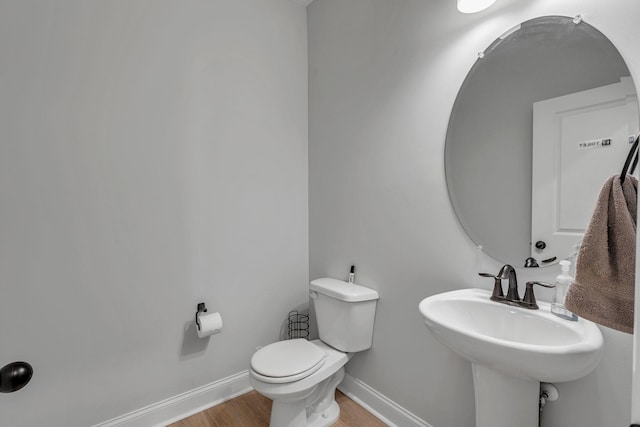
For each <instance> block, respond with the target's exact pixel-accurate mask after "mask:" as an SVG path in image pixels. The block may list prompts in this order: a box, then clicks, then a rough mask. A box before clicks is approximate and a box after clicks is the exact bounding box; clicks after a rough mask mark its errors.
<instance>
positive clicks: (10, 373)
mask: <svg viewBox="0 0 640 427" xmlns="http://www.w3.org/2000/svg"><path fill="white" fill-rule="evenodd" d="M32 376H33V368H32V367H31V365H29V364H28V363H27V362H13V363H9V364H8V365H5V366H3V367H2V369H0V393H13V392H14V391H18V390H20V389H21V388H22V387H24V386H26V385H27V383H28V382H29V381H30V380H31V377H32Z"/></svg>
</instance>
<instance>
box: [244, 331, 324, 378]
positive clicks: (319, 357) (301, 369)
mask: <svg viewBox="0 0 640 427" xmlns="http://www.w3.org/2000/svg"><path fill="white" fill-rule="evenodd" d="M325 360H326V353H325V352H324V351H323V350H322V349H321V348H320V347H318V346H316V345H314V344H312V343H310V342H309V341H307V340H306V339H303V338H299V339H293V340H287V341H279V342H276V343H273V344H269V345H268V346H266V347H263V348H261V349H260V350H258V351H256V352H255V353H254V355H253V356H252V357H251V369H252V371H253V372H252V374H253V375H255V376H256V377H257V378H258V379H259V380H260V381H264V382H267V383H273V384H279V383H288V382H293V381H298V380H300V379H302V378H306V377H308V376H309V375H311V374H313V373H314V372H316V371H317V370H318V369H320V368H321V367H322V365H324V362H325Z"/></svg>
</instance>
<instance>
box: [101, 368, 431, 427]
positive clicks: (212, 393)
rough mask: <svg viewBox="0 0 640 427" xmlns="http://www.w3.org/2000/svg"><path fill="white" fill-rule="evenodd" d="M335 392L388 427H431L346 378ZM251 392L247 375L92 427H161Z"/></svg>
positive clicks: (243, 372)
mask: <svg viewBox="0 0 640 427" xmlns="http://www.w3.org/2000/svg"><path fill="white" fill-rule="evenodd" d="M338 389H339V390H340V391H341V392H343V393H344V394H346V395H347V396H349V398H351V399H352V400H353V401H355V402H356V403H358V404H359V405H360V406H362V407H363V408H365V409H366V410H367V411H369V412H371V413H372V414H374V415H375V416H376V417H378V418H380V419H381V420H382V421H383V422H385V423H386V424H388V425H389V426H390V427H431V425H429V424H428V423H427V422H425V421H423V420H422V419H420V418H418V417H416V416H415V415H413V414H412V413H411V412H409V411H407V410H406V409H404V408H403V407H401V406H400V405H398V404H397V403H395V402H393V401H392V400H391V399H389V398H388V397H386V396H384V395H382V394H381V393H379V392H378V391H376V390H375V389H373V388H371V387H370V386H369V385H367V384H365V383H363V382H362V381H360V380H359V379H357V378H354V377H352V376H351V375H349V374H345V377H344V380H343V381H342V383H341V384H340V385H339V386H338ZM251 390H253V388H252V387H251V385H250V384H249V371H242V372H239V373H237V374H234V375H231V376H229V377H226V378H223V379H221V380H219V381H214V382H212V383H209V384H206V385H204V386H202V387H198V388H195V389H193V390H190V391H187V392H184V393H181V394H178V395H176V396H173V397H170V398H168V399H165V400H162V401H160V402H157V403H154V404H151V405H149V406H145V407H144V408H140V409H137V410H135V411H132V412H129V413H127V414H124V415H121V416H119V417H116V418H113V419H111V420H108V421H105V422H103V423H100V424H96V425H94V426H93V427H148V426H154V427H162V426H166V425H167V424H171V423H174V422H176V421H179V420H181V419H183V418H186V417H188V416H191V415H193V414H197V413H198V412H201V411H204V410H206V409H209V408H211V407H213V406H216V405H219V404H221V403H223V402H226V401H227V400H231V399H233V398H234V397H237V396H240V395H241V394H244V393H247V392H249V391H251Z"/></svg>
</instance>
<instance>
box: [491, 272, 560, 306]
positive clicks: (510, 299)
mask: <svg viewBox="0 0 640 427" xmlns="http://www.w3.org/2000/svg"><path fill="white" fill-rule="evenodd" d="M478 274H479V275H480V276H482V277H491V278H493V279H494V280H495V281H494V284H493V293H492V294H491V300H492V301H497V302H501V303H503V304H509V305H517V306H518V307H523V308H528V309H531V310H537V309H538V304H537V302H536V297H535V295H534V293H533V285H538V286H543V287H545V288H553V287H555V285H552V284H550V283H545V282H538V281H533V282H527V288H526V290H525V293H524V298H523V299H520V295H519V294H518V277H517V276H516V269H515V268H513V266H511V265H509V264H507V265H504V266H503V267H502V268H501V269H500V271H499V272H498V274H497V275H495V276H494V275H493V274H489V273H478ZM504 279H508V280H509V287H508V288H507V296H504V293H503V292H502V280H504Z"/></svg>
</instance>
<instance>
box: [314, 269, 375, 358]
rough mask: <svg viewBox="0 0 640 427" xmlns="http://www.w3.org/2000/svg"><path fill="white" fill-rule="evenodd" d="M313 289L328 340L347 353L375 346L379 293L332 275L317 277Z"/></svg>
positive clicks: (323, 337)
mask: <svg viewBox="0 0 640 427" xmlns="http://www.w3.org/2000/svg"><path fill="white" fill-rule="evenodd" d="M309 289H310V295H311V298H312V300H313V305H314V307H315V311H316V320H317V322H318V332H319V334H320V339H321V340H322V341H323V342H324V343H326V344H329V345H330V346H331V347H333V348H335V349H337V350H340V351H343V352H347V353H351V352H356V351H362V350H366V349H368V348H370V347H371V342H372V341H373V321H374V318H375V314H376V303H377V302H378V292H376V291H375V290H373V289H369V288H366V287H364V286H360V285H356V284H353V283H348V282H344V281H342V280H337V279H331V278H322V279H315V280H313V281H312V282H311V284H310V285H309Z"/></svg>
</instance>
